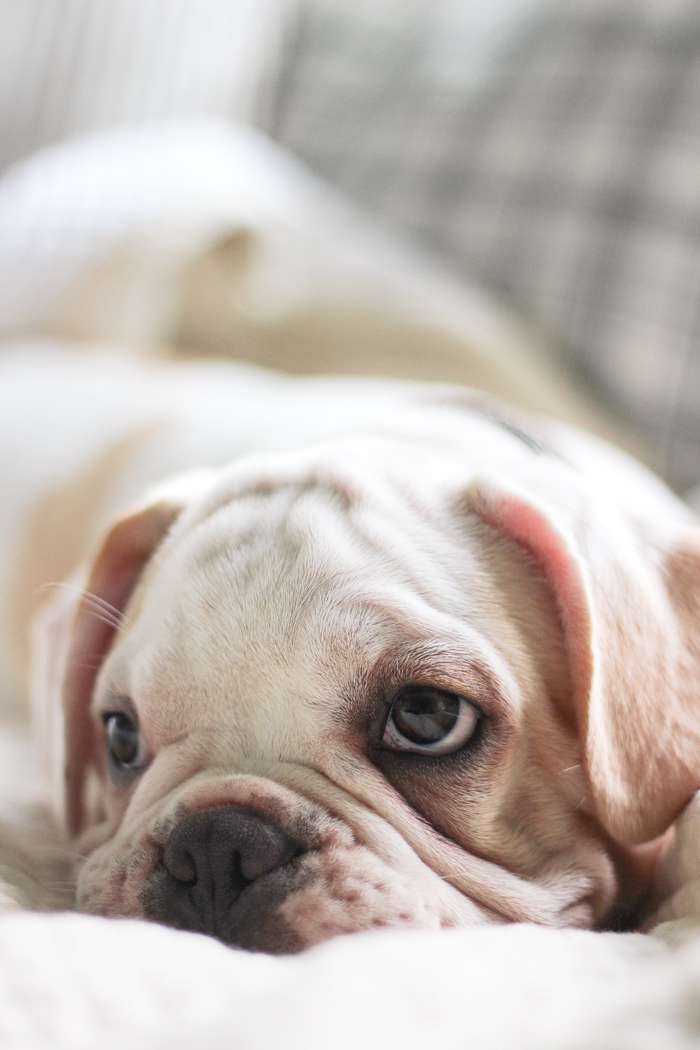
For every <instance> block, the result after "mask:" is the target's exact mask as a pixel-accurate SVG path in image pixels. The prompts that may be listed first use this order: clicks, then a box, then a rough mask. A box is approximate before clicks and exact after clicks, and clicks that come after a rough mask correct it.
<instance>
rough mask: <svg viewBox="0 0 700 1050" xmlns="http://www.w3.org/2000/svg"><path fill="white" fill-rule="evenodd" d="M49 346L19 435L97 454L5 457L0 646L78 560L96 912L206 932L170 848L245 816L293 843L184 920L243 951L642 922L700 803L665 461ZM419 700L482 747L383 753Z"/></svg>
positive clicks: (67, 716)
mask: <svg viewBox="0 0 700 1050" xmlns="http://www.w3.org/2000/svg"><path fill="white" fill-rule="evenodd" d="M41 360H42V362H43V365H42V367H43V370H44V380H43V383H44V387H45V388H46V390H45V391H44V395H42V392H41V390H39V391H38V392H37V389H36V388H37V383H36V375H37V361H36V359H34V360H32V359H31V358H30V359H28V358H27V357H26V355H24V356H15V357H13V356H12V355H5V357H4V359H3V360H2V361H1V362H0V370H2V375H3V382H2V383H0V389H2V390H3V391H4V397H5V399H6V402H7V403H6V405H5V408H6V410H7V411H6V417H9V419H8V421H6V426H7V427H8V433H10V431H12V433H13V434H15V437H14V440H15V442H17V441H18V440H20V439H19V438H17V436H16V433H15V432H19V431H21V430H22V427H23V426H24V427H25V429H28V430H29V431H32V430H33V429H34V431H35V430H36V428H37V427H39V428H40V430H41V431H42V433H43V434H44V437H45V440H47V441H54V442H55V443H56V445H57V446H58V447H61V448H62V447H64V446H65V447H66V448H69V449H70V455H68V454H66V455H65V456H61V455H59V454H58V453H56V456H55V459H56V463H55V466H54V469H53V474H52V475H51V476H50V477H47V472H46V470H45V469H44V471H43V474H41V472H39V473H40V474H41V476H39V477H38V478H36V479H34V480H33V479H32V478H31V477H27V476H26V471H25V473H24V474H23V476H22V479H21V485H20V484H19V483H18V482H16V481H15V482H14V485H15V488H14V489H13V488H12V485H13V481H12V476H11V475H12V471H11V469H10V468H11V467H12V466H15V468H16V463H13V464H9V466H8V468H7V474H8V480H7V487H6V488H7V491H8V492H9V500H8V507H9V512H8V515H7V519H8V521H10V524H9V525H7V526H6V530H7V534H6V536H5V537H4V539H5V543H4V546H5V549H6V552H7V556H8V558H9V559H10V561H11V564H12V566H14V568H13V570H12V574H11V575H12V578H11V580H10V584H9V585H8V587H7V588H6V593H7V596H8V597H7V600H6V606H5V609H4V610H3V625H2V634H1V635H0V643H2V646H3V647H4V652H5V656H6V659H5V663H6V666H7V667H8V668H9V669H10V671H12V669H13V668H14V672H13V674H14V688H15V690H16V691H17V692H19V691H21V676H22V670H21V667H22V663H23V660H24V659H25V657H24V655H23V644H22V639H23V638H24V636H25V632H26V631H27V621H28V619H29V618H30V617H31V615H32V613H33V610H32V605H33V604H34V599H33V598H32V596H33V595H34V594H36V592H37V589H40V588H42V587H43V586H44V585H47V584H57V583H59V582H60V581H61V580H63V578H64V577H65V576H66V575H68V574H69V573H71V572H74V575H73V576H72V578H71V579H70V580H69V581H68V582H67V584H66V585H65V586H57V587H55V589H54V591H53V594H52V596H51V597H50V598H49V601H48V602H47V603H46V604H45V605H44V606H43V608H42V609H41V611H40V612H39V614H38V617H37V618H36V620H35V626H34V634H33V637H34V642H33V655H32V657H31V660H30V661H29V662H30V663H31V668H32V670H31V679H32V686H31V691H32V700H33V705H34V711H35V718H36V722H37V725H38V732H39V736H40V739H41V747H42V751H43V755H44V758H45V762H46V765H47V768H48V770H49V775H50V779H51V784H52V789H51V790H52V797H53V801H54V805H55V808H56V810H57V812H58V813H59V814H60V817H61V819H62V820H63V821H64V822H65V826H66V828H67V831H68V834H69V835H70V837H71V842H72V848H73V850H74V851H75V854H76V856H79V857H80V858H81V859H80V863H79V864H78V870H77V906H78V908H80V909H82V910H85V911H88V912H93V913H96V914H100V915H111V916H132V917H146V918H152V919H156V920H159V921H165V922H171V923H172V924H174V925H180V924H182V923H181V922H180V920H179V919H177V918H173V915H172V914H171V913H170V912H169V910H168V905H167V900H166V896H165V895H164V892H165V891H164V889H163V886H164V879H165V878H166V874H167V873H166V872H165V871H164V866H163V858H164V852H165V851H166V850H167V844H168V841H169V840H170V837H171V835H173V832H174V831H175V829H177V828H178V827H179V826H181V825H182V824H183V822H184V821H186V820H188V819H190V818H192V817H193V816H196V815H197V814H205V813H209V812H220V811H222V810H225V811H227V812H233V811H235V812H237V813H242V814H246V815H252V817H253V818H254V819H255V820H257V821H259V822H260V821H261V822H262V825H260V826H264V827H265V828H267V827H272V828H274V829H277V830H278V831H279V832H280V833H281V834H282V835H283V836H284V837H285V840H288V841H290V842H294V844H295V853H294V856H293V857H292V858H291V859H288V860H286V861H285V862H284V863H280V865H279V866H277V867H275V868H274V870H272V871H270V872H269V873H264V874H263V875H262V876H261V877H257V876H256V877H254V878H252V879H251V880H250V884H249V885H248V886H247V888H246V889H245V890H244V891H243V892H242V893H241V894H240V896H239V897H238V898H237V899H236V901H235V902H234V903H233V904H232V905H231V908H230V909H229V910H228V912H227V915H226V916H225V917H224V918H221V916H218V917H217V916H214V917H213V918H210V919H207V920H206V921H205V920H204V919H202V925H201V926H197V925H192V923H190V924H189V928H201V929H203V930H204V931H205V932H209V933H213V934H214V935H216V936H219V937H220V938H221V939H222V940H225V941H227V942H228V943H233V944H238V945H242V946H244V947H248V948H253V949H257V950H266V951H275V952H279V951H294V950H298V949H300V948H303V947H306V946H308V945H310V944H314V943H317V942H320V941H323V940H325V939H327V938H329V937H331V936H333V935H335V934H338V933H342V932H348V931H354V930H364V929H368V928H371V927H380V926H409V927H410V926H413V927H444V926H461V925H468V924H474V923H484V922H487V923H499V922H509V921H534V922H538V923H543V924H547V925H555V926H567V925H569V926H579V927H596V926H600V925H603V924H605V923H610V922H612V921H616V919H615V917H616V916H618V915H619V914H624V915H625V916H627V917H628V921H632V920H631V918H630V917H632V918H633V917H635V916H638V915H639V914H640V909H641V908H643V907H644V906H645V902H647V905H648V902H649V900H650V895H653V878H654V870H655V864H656V862H657V860H658V857H659V856H660V854H661V852H662V850H663V847H664V845H665V844H666V842H667V841H668V837H669V834H670V830H669V829H672V825H673V822H674V820H675V818H676V816H677V815H678V813H679V812H680V810H681V809H682V807H683V806H684V805H685V803H686V802H687V801H688V799H689V798H690V797H691V795H692V793H693V792H694V791H695V790H696V789H697V788H698V787H699V786H700V719H698V710H697V708H698V703H697V699H696V696H697V687H698V681H699V680H700V665H699V663H698V661H699V660H700V629H699V628H698V626H697V624H698V623H699V622H700V620H699V617H698V612H699V608H698V605H699V602H700V594H699V590H698V588H699V585H700V531H699V530H698V526H697V524H696V522H695V519H694V517H693V515H692V514H691V513H690V511H689V510H688V509H687V508H686V507H685V506H684V505H683V504H682V503H680V501H678V500H677V499H676V498H675V497H674V496H673V495H672V494H671V493H670V492H668V490H666V489H665V488H664V486H663V485H662V484H661V483H660V482H659V481H658V480H657V479H656V478H655V477H653V475H651V474H649V473H648V472H647V471H646V470H645V469H644V468H642V467H641V466H640V465H639V464H637V463H636V462H635V461H633V460H631V459H630V458H629V457H627V456H626V455H624V454H623V453H620V452H618V451H617V450H615V449H614V448H612V447H611V446H608V445H606V444H604V443H603V442H601V441H599V440H597V439H594V438H592V437H589V436H587V435H584V434H581V433H579V432H577V431H575V430H570V429H567V428H566V427H563V426H560V425H558V424H554V423H548V422H546V421H543V420H539V419H538V420H528V419H525V420H523V419H522V418H520V417H519V416H518V415H517V414H516V413H514V412H513V411H511V410H510V409H508V408H506V407H504V406H502V405H498V404H495V403H493V402H491V401H489V400H488V399H485V398H484V397H482V396H480V395H477V394H474V393H473V392H469V391H465V390H462V389H460V388H457V387H447V386H431V385H429V384H411V383H400V382H391V381H380V380H376V381H374V380H343V379H304V380H298V379H288V378H283V377H281V376H275V375H273V374H269V373H263V372H259V371H257V370H255V369H250V368H246V367H236V366H233V365H204V364H199V365H179V366H176V365H167V366H166V365H153V366H148V365H144V364H136V363H133V364H130V363H128V362H124V361H122V360H119V361H117V360H116V359H110V358H107V357H104V356H98V357H85V356H84V355H83V356H81V355H78V356H73V355H69V354H63V355H61V354H57V353H56V352H55V350H53V349H52V350H51V353H46V354H44V356H43V357H41ZM78 374H79V375H80V380H79V382H78V381H77V380H76V377H77V376H78ZM39 385H40V386H41V384H39ZM49 389H50V390H51V396H50V397H49V396H48V394H47V393H46V391H48V390H49ZM42 396H43V397H44V400H42ZM18 404H21V405H22V413H21V414H22V415H23V416H24V417H25V418H24V422H22V420H20V419H19V418H18V415H19V414H20V413H19V412H18V410H17V408H16V406H17V405H18ZM13 406H15V407H13ZM42 406H43V407H42ZM42 412H43V415H42ZM27 440H28V441H29V444H28V445H27V448H29V449H31V448H34V447H35V445H36V440H37V439H36V434H35V432H33V433H32V436H31V439H27ZM19 459H20V461H21V462H25V461H26V462H31V461H32V457H31V456H30V455H29V453H28V452H27V454H26V456H25V458H24V460H23V459H22V456H19ZM15 473H16V470H15ZM154 486H155V487H154ZM20 489H21V491H20ZM13 492H14V496H13ZM13 500H14V502H13ZM90 550H92V553H91V554H90V553H89V551H90ZM8 579H9V577H8ZM40 594H41V597H46V591H40ZM10 677H12V676H10ZM8 683H9V684H8V686H7V688H8V689H9V688H10V687H11V684H12V683H11V681H10V678H8ZM406 684H409V685H411V684H418V685H423V686H425V687H430V688H435V689H439V690H444V691H446V692H448V693H449V694H451V695H455V696H459V697H463V698H466V700H468V701H469V703H470V704H473V706H474V708H475V709H476V710H477V712H478V717H479V723H478V731H477V732H476V733H475V736H474V739H473V740H472V741H470V742H469V743H467V744H466V745H465V746H464V747H462V748H460V749H458V750H456V751H454V752H452V753H449V754H446V755H444V756H440V757H434V756H432V755H425V754H418V753H409V752H405V751H401V750H395V749H393V748H392V747H391V746H388V745H387V744H386V726H387V719H388V717H389V712H390V705H391V698H392V697H394V696H395V695H396V692H397V690H398V689H400V688H401V687H404V686H405V685H406ZM115 710H116V711H123V712H125V713H127V714H128V715H129V717H132V716H133V719H134V720H135V721H137V722H138V726H139V730H140V739H141V742H142V745H143V748H144V754H145V755H146V760H145V763H144V766H143V771H141V772H139V774H138V775H137V776H134V777H131V778H130V779H129V780H128V782H127V781H125V780H122V781H121V782H119V780H118V779H117V780H115V779H114V777H113V776H111V775H110V772H109V769H108V762H107V759H106V755H105V740H104V729H103V716H107V715H108V714H109V713H110V712H113V711H115ZM246 819H248V816H246ZM185 925H187V923H185Z"/></svg>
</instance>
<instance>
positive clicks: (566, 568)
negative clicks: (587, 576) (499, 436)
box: [474, 486, 590, 641]
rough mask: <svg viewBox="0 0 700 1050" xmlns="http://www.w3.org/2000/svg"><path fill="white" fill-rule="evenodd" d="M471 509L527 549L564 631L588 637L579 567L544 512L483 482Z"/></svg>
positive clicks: (568, 547) (585, 606) (587, 612)
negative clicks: (486, 486)
mask: <svg viewBox="0 0 700 1050" xmlns="http://www.w3.org/2000/svg"><path fill="white" fill-rule="evenodd" d="M474 509H475V510H476V512H477V513H478V514H479V517H480V518H482V520H483V521H485V522H486V523H487V524H489V525H492V526H493V527H494V528H496V529H498V531H499V532H501V533H502V534H503V535H505V536H508V537H509V538H510V539H512V540H515V542H516V543H519V544H520V545H521V546H523V547H525V549H526V550H527V551H529V553H530V554H531V555H532V556H533V557H534V559H535V561H536V562H537V565H538V568H539V569H540V571H541V572H542V574H543V576H544V577H545V579H546V580H547V582H548V583H549V585H550V587H551V588H552V591H553V592H554V596H555V598H556V601H557V605H558V608H559V614H560V616H561V618H562V622H563V626H564V629H565V631H566V633H567V635H569V634H570V633H572V632H573V633H575V634H576V635H578V636H579V641H580V640H582V639H581V636H582V635H583V636H585V638H586V640H588V637H589V635H590V614H589V610H588V602H587V601H586V595H585V590H584V584H583V580H582V574H581V568H580V566H579V565H578V564H577V562H576V559H575V558H574V556H573V555H572V553H571V549H570V546H569V545H568V544H567V542H566V540H565V539H564V537H563V536H561V535H560V534H559V533H558V532H557V530H556V529H555V528H554V526H553V525H552V524H551V523H550V521H549V520H548V518H547V517H546V516H545V514H544V513H543V512H542V511H540V510H539V509H538V508H537V507H536V506H534V505H533V504H531V503H527V502H525V500H523V499H521V498H520V497H519V496H517V495H515V494H513V493H511V492H497V491H493V490H488V489H486V488H485V486H484V487H480V490H479V492H478V493H477V494H476V499H475V502H474Z"/></svg>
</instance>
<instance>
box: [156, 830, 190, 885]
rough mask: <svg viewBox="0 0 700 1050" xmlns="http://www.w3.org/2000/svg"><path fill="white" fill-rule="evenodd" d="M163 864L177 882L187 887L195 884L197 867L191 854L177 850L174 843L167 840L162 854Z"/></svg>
mask: <svg viewBox="0 0 700 1050" xmlns="http://www.w3.org/2000/svg"><path fill="white" fill-rule="evenodd" d="M163 863H164V864H165V867H166V868H167V870H168V873H169V874H170V875H172V877H173V878H174V879H176V880H177V882H184V883H185V884H186V885H187V886H194V885H196V883H197V865H196V863H195V859H194V857H193V856H192V854H191V853H189V852H188V851H187V850H179V849H178V848H177V843H176V842H171V840H170V839H168V841H167V843H166V845H165V851H164V854H163Z"/></svg>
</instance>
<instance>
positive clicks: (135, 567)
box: [30, 471, 212, 835]
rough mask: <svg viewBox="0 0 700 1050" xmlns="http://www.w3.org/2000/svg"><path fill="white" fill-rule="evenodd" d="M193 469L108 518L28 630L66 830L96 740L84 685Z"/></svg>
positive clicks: (72, 829)
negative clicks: (86, 557)
mask: <svg viewBox="0 0 700 1050" xmlns="http://www.w3.org/2000/svg"><path fill="white" fill-rule="evenodd" d="M211 476H212V472H211V471H195V472H192V473H189V474H186V475H181V476H180V477H178V478H176V479H173V481H172V482H169V483H167V484H166V485H163V486H161V487H159V488H158V489H157V490H155V491H154V492H153V493H152V494H151V497H150V498H149V499H148V500H147V501H145V502H144V503H143V504H142V505H140V506H138V507H136V508H134V509H132V510H131V512H129V513H127V514H125V515H124V516H123V517H121V518H119V519H118V520H117V521H115V522H114V523H113V524H112V525H111V527H110V528H109V529H108V530H107V532H106V534H105V535H104V536H103V538H102V540H101V542H100V543H99V545H98V548H97V552H96V554H95V556H94V557H93V558H92V560H91V561H90V563H89V564H88V565H87V566H83V568H81V569H80V570H79V571H78V573H76V574H75V575H74V576H73V577H72V579H71V580H70V581H69V582H68V583H67V584H65V585H63V586H62V587H59V588H57V592H56V594H55V596H54V597H53V598H52V599H51V601H49V602H48V603H47V604H46V606H44V608H43V609H41V610H40V612H39V614H38V615H37V617H36V619H35V622H34V628H33V632H32V672H31V683H30V691H31V701H32V716H33V723H34V728H35V734H36V736H37V742H38V746H39V750H40V752H41V755H42V757H43V759H44V763H45V767H46V769H47V773H48V778H49V783H50V787H51V792H52V800H53V803H54V806H55V808H56V810H57V812H58V815H59V816H60V817H61V819H62V820H63V822H64V823H65V825H66V827H67V829H68V831H69V833H70V834H71V835H77V834H78V833H79V832H80V831H81V830H83V828H84V825H85V817H86V813H85V805H84V803H85V799H84V788H85V777H86V772H87V770H88V768H89V766H90V765H91V763H92V762H93V761H94V756H95V755H96V753H97V751H96V748H97V747H99V746H100V742H98V741H96V740H95V739H94V736H95V726H94V723H93V719H92V718H91V715H90V703H91V699H92V691H93V688H94V685H95V681H96V679H97V675H98V673H99V670H100V667H101V665H102V663H103V661H104V658H105V657H106V655H107V653H108V651H109V649H110V646H111V644H112V642H113V640H114V637H115V635H116V634H117V632H118V630H119V629H120V622H121V618H122V614H123V612H124V609H125V608H126V605H127V603H128V601H129V598H130V596H131V594H132V592H133V590H134V588H135V586H136V584H137V582H138V580H139V578H140V577H141V575H142V573H143V571H144V568H145V566H146V564H147V563H148V562H149V560H150V559H151V557H152V556H153V554H154V552H155V551H156V549H157V548H158V547H159V545H160V543H161V541H162V540H163V539H164V537H165V536H166V534H167V533H168V531H169V529H170V527H171V526H172V524H173V522H174V521H175V519H176V518H177V517H178V515H179V514H180V512H181V511H182V510H183V508H184V507H185V506H186V505H187V504H188V503H189V502H190V501H191V500H192V499H194V498H195V497H196V496H197V495H199V494H200V493H201V492H202V491H203V490H204V488H205V487H207V486H208V485H209V484H210V481H211Z"/></svg>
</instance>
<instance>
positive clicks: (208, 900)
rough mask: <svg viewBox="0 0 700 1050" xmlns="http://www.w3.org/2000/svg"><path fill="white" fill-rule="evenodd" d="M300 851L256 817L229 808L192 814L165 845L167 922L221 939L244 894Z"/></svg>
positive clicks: (267, 822)
mask: <svg viewBox="0 0 700 1050" xmlns="http://www.w3.org/2000/svg"><path fill="white" fill-rule="evenodd" d="M300 852H301V847H300V846H299V844H298V843H296V842H294V840H293V839H291V838H289V837H288V836H287V835H285V834H284V832H282V831H280V829H279V828H277V827H276V826H275V825H274V824H271V823H270V822H269V821H268V820H265V819H264V818H263V817H259V816H258V815H257V814H255V813H248V812H246V811H245V810H239V809H235V808H233V807H232V806H225V807H218V808H216V809H206V810H202V811H200V812H199V813H194V814H193V815H192V816H190V817H187V818H186V819H185V820H183V821H181V822H180V823H179V824H178V825H176V827H175V828H174V829H173V830H172V832H171V833H170V835H169V837H168V839H167V841H166V843H165V850H164V852H163V866H164V868H165V871H166V872H167V878H166V885H165V886H163V893H164V904H165V906H166V911H167V913H168V915H167V918H166V921H167V922H168V923H169V925H172V926H178V927H179V928H180V929H186V930H195V931H198V932H201V933H213V934H214V935H215V936H219V937H221V938H222V939H224V940H225V939H226V931H227V930H228V928H229V926H230V922H231V910H232V908H233V906H234V905H235V903H236V901H237V900H238V898H239V897H240V895H241V893H242V892H243V890H244V889H245V888H246V887H247V886H250V885H251V884H252V883H254V882H256V881H257V880H258V879H260V878H262V876H263V875H268V874H270V872H273V871H275V870H276V869H277V868H282V867H284V865H285V864H288V863H289V861H290V860H291V859H292V858H293V857H294V856H296V854H298V853H300Z"/></svg>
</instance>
